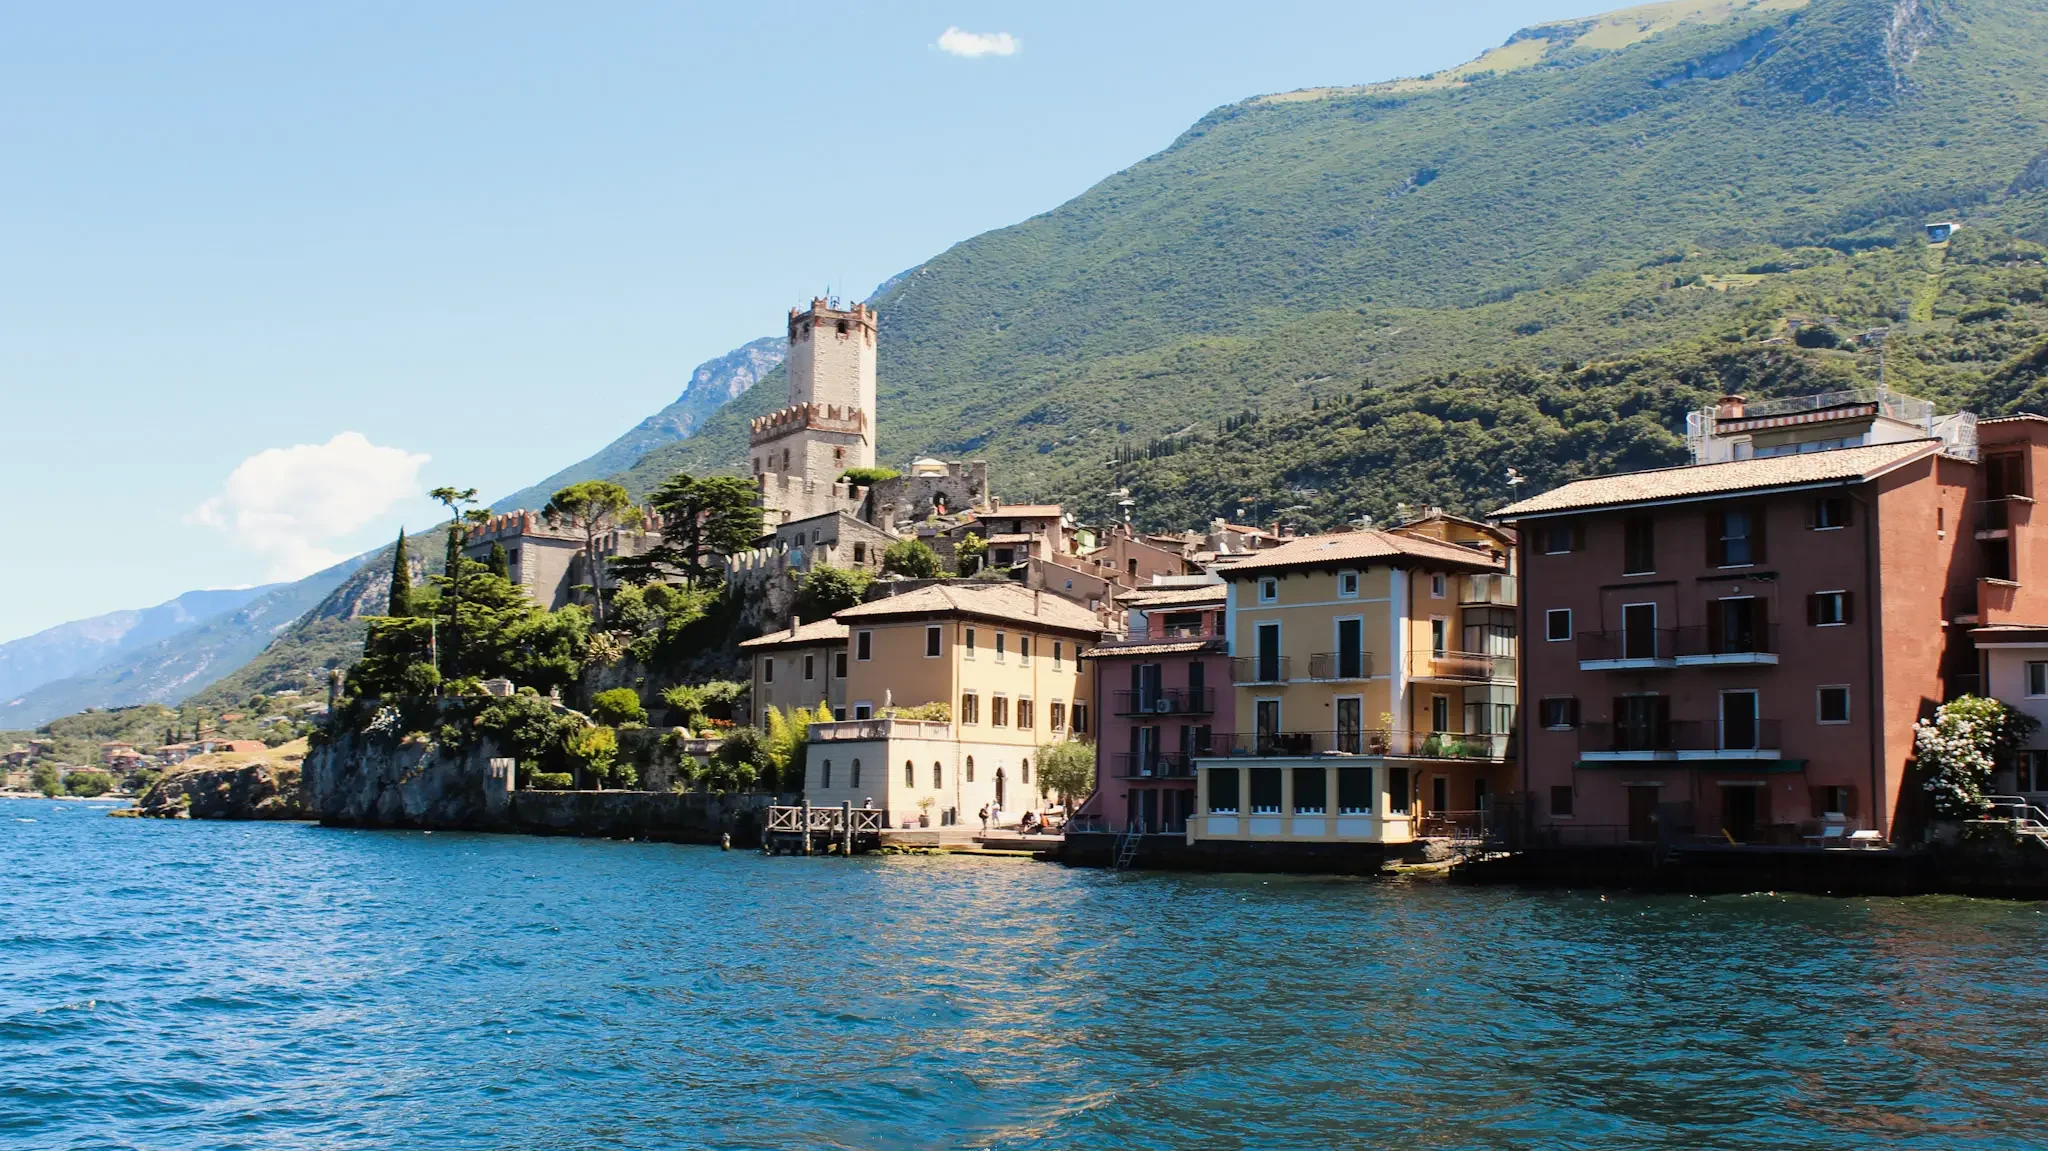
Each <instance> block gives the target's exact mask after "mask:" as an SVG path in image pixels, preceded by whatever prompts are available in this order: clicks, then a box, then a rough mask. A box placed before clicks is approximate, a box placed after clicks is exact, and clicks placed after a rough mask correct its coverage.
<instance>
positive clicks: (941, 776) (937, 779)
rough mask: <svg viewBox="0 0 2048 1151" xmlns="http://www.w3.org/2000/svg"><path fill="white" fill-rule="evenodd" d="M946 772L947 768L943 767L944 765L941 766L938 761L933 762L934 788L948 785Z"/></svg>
mask: <svg viewBox="0 0 2048 1151" xmlns="http://www.w3.org/2000/svg"><path fill="white" fill-rule="evenodd" d="M945 774H946V769H945V768H942V767H940V766H939V765H938V764H936V763H935V764H932V786H933V787H934V788H940V787H944V786H946V782H945Z"/></svg>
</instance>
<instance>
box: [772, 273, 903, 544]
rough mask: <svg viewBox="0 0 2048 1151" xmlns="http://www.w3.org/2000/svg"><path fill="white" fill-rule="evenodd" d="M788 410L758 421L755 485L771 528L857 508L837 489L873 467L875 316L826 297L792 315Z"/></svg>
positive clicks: (863, 308)
mask: <svg viewBox="0 0 2048 1151" xmlns="http://www.w3.org/2000/svg"><path fill="white" fill-rule="evenodd" d="M783 362H784V363H785V364H786V365H787V368H788V373H789V405H788V406H787V407H784V408H783V409H781V410H780V411H777V412H773V413H770V414H769V415H765V416H762V417H761V418H759V419H757V420H755V421H754V422H753V436H752V439H753V447H752V451H751V453H750V454H751V456H752V459H753V473H754V482H755V484H756V485H758V487H759V489H760V492H761V506H762V507H763V508H765V509H767V511H768V512H769V515H768V522H769V523H770V524H771V525H772V524H774V523H777V522H784V521H788V520H793V519H803V518H805V517H807V516H814V515H820V514H823V513H825V512H829V511H836V510H846V511H851V510H853V507H854V506H855V505H857V504H858V498H857V497H855V496H854V495H853V494H852V492H851V491H850V489H848V488H847V486H846V485H844V484H840V483H838V482H837V481H838V479H839V477H840V476H841V475H842V474H843V473H844V472H845V471H846V469H848V468H867V467H873V466H874V464H875V313H874V311H873V309H871V308H869V307H868V306H867V305H865V304H855V305H853V307H851V308H849V309H845V310H842V309H839V308H836V307H834V306H832V303H831V301H829V300H826V299H824V298H822V297H820V298H818V299H814V300H812V301H811V307H810V310H809V311H806V312H799V311H797V310H796V309H795V308H791V309H790V310H789V355H788V357H787V358H786V359H785V360H784V361H783Z"/></svg>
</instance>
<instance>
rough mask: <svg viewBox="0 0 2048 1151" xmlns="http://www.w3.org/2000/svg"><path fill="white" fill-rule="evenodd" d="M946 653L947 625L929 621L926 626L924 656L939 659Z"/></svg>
mask: <svg viewBox="0 0 2048 1151" xmlns="http://www.w3.org/2000/svg"><path fill="white" fill-rule="evenodd" d="M945 654H946V625H944V624H938V623H929V624H926V625H925V627H924V657H925V658H926V659H939V658H941V657H943V656H944V655H945Z"/></svg>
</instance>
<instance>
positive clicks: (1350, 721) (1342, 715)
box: [1336, 695, 1365, 755]
mask: <svg viewBox="0 0 2048 1151" xmlns="http://www.w3.org/2000/svg"><path fill="white" fill-rule="evenodd" d="M1336 703H1337V750H1338V751H1340V752H1342V753H1344V754H1345V755H1363V754H1365V700H1363V699H1361V698H1359V697H1358V696H1355V695H1345V696H1338V697H1337V700H1336Z"/></svg>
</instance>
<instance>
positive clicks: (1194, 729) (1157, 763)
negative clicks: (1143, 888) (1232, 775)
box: [1080, 584, 1236, 835]
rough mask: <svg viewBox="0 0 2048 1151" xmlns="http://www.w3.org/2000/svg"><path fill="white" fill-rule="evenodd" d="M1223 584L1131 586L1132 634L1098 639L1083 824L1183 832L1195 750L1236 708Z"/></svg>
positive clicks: (1124, 600)
mask: <svg viewBox="0 0 2048 1151" xmlns="http://www.w3.org/2000/svg"><path fill="white" fill-rule="evenodd" d="M1225 594H1226V593H1225V589H1224V586H1223V585H1222V584H1206V585H1201V586H1196V587H1179V588H1160V587H1149V588H1143V589H1140V590H1138V591H1131V592H1125V593H1124V594H1123V595H1122V596H1120V597H1119V598H1118V601H1117V602H1118V603H1119V604H1120V605H1121V606H1122V607H1123V608H1124V609H1125V610H1127V611H1128V612H1129V613H1130V628H1129V632H1128V634H1126V635H1125V636H1124V637H1123V638H1121V639H1116V640H1109V641H1106V642H1104V643H1101V644H1098V645H1097V646H1096V647H1095V648H1094V649H1093V650H1091V651H1089V652H1088V653H1087V654H1086V655H1084V656H1083V657H1082V658H1084V659H1089V660H1093V661H1094V662H1095V695H1096V700H1095V714H1096V715H1097V716H1099V717H1100V718H1099V720H1098V721H1097V723H1096V731H1097V743H1096V745H1095V746H1096V754H1095V795H1094V797H1093V798H1092V799H1090V800H1089V801H1088V803H1087V805H1086V806H1085V807H1084V808H1083V809H1082V811H1081V813H1080V814H1081V815H1082V816H1083V817H1084V819H1083V820H1082V823H1081V825H1082V826H1084V827H1089V828H1092V829H1094V830H1102V831H1119V832H1120V831H1124V830H1127V829H1130V828H1134V827H1135V828H1142V829H1143V830H1144V831H1147V832H1155V833H1170V834H1174V835H1179V834H1181V833H1183V832H1184V831H1185V830H1186V829H1187V821H1188V816H1190V815H1192V814H1194V810H1195V773H1194V757H1195V756H1197V755H1205V754H1208V752H1209V751H1210V750H1211V747H1212V746H1213V742H1214V740H1215V739H1216V733H1217V732H1230V731H1234V730H1235V728H1234V727H1233V726H1232V723H1233V720H1234V719H1235V712H1236V708H1235V705H1234V702H1233V700H1234V697H1235V695H1236V693H1235V692H1234V691H1233V690H1232V689H1231V680H1230V645H1229V643H1228V641H1227V640H1226V638H1225V633H1224V628H1223V612H1224V602H1225Z"/></svg>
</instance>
